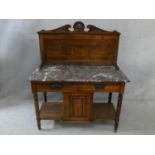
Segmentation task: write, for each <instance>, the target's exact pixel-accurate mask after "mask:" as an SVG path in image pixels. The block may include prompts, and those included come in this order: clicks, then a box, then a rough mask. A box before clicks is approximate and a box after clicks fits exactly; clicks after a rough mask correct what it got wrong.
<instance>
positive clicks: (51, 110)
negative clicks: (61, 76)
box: [40, 102, 62, 120]
mask: <svg viewBox="0 0 155 155" xmlns="http://www.w3.org/2000/svg"><path fill="white" fill-rule="evenodd" d="M40 118H41V119H44V120H61V118H62V103H60V102H43V104H42V107H41V109H40Z"/></svg>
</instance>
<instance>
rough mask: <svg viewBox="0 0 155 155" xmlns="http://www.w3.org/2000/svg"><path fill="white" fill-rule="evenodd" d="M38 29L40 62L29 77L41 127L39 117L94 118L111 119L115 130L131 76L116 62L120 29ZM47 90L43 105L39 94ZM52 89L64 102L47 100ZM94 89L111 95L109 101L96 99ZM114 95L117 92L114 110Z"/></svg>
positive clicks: (78, 119) (93, 27)
mask: <svg viewBox="0 0 155 155" xmlns="http://www.w3.org/2000/svg"><path fill="white" fill-rule="evenodd" d="M70 27H71V26H70V25H65V26H62V27H60V28H57V29H55V30H50V31H45V30H42V31H40V32H38V34H39V41H40V54H41V65H40V68H39V69H36V70H35V71H34V72H33V73H32V75H31V77H30V81H31V87H32V93H33V95H34V105H35V111H36V118H37V125H38V129H41V122H40V121H41V120H63V121H66V122H91V121H94V120H113V121H114V129H115V131H116V130H117V128H118V123H119V116H120V111H121V104H122V99H123V93H124V90H125V83H126V82H128V81H129V80H128V78H127V77H126V76H125V75H124V73H123V72H122V71H121V70H120V69H119V67H118V65H117V55H118V42H119V36H120V33H119V32H117V31H113V32H109V31H105V30H102V29H99V28H97V27H95V26H93V25H88V26H87V28H88V30H87V31H85V25H84V24H83V23H82V22H76V23H75V24H74V26H73V29H74V30H73V31H71V30H70ZM40 92H42V93H43V97H44V99H43V103H42V105H41V107H40V106H39V103H38V93H40ZM48 92H61V93H62V95H63V101H62V103H53V102H52V103H51V102H48V99H47V93H48ZM95 92H100V93H108V94H109V95H108V99H107V100H108V101H107V103H93V95H94V93H95ZM112 93H118V101H117V106H116V108H115V107H114V105H113V103H112Z"/></svg>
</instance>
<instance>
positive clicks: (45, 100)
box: [43, 92, 47, 102]
mask: <svg viewBox="0 0 155 155" xmlns="http://www.w3.org/2000/svg"><path fill="white" fill-rule="evenodd" d="M43 96H44V102H47V93H46V92H43Z"/></svg>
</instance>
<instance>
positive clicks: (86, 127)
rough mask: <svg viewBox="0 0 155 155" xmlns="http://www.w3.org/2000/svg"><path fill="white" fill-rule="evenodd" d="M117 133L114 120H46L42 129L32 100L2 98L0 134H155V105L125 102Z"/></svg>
mask: <svg viewBox="0 0 155 155" xmlns="http://www.w3.org/2000/svg"><path fill="white" fill-rule="evenodd" d="M125 102H126V103H124V104H123V106H122V112H121V117H120V124H119V128H118V131H117V133H114V131H113V125H112V124H111V123H110V122H105V123H102V122H94V123H92V124H65V123H62V122H54V121H42V128H43V130H42V131H39V130H38V129H37V127H36V120H35V112H34V105H33V100H32V99H23V98H21V99H20V98H18V99H17V97H16V96H10V97H7V98H5V99H1V100H0V134H1V135H2V134H9V135H10V134H11V135H16V134H20V135H23V134H30V135H33V134H37V135H48V134H50V135H113V134H118V135H124V134H125V135H128V134H136V135H138V134H155V104H154V103H153V102H151V101H150V102H147V103H143V102H133V101H125Z"/></svg>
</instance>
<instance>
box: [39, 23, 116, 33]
mask: <svg viewBox="0 0 155 155" xmlns="http://www.w3.org/2000/svg"><path fill="white" fill-rule="evenodd" d="M70 28H71V25H64V26H62V27H59V28H57V29H54V30H48V31H47V30H42V31H40V32H38V33H117V34H119V32H117V31H106V30H103V29H100V28H98V27H96V26H94V25H88V26H87V28H88V31H85V25H84V23H82V22H80V21H78V22H76V23H75V24H74V25H73V31H71V30H70Z"/></svg>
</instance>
